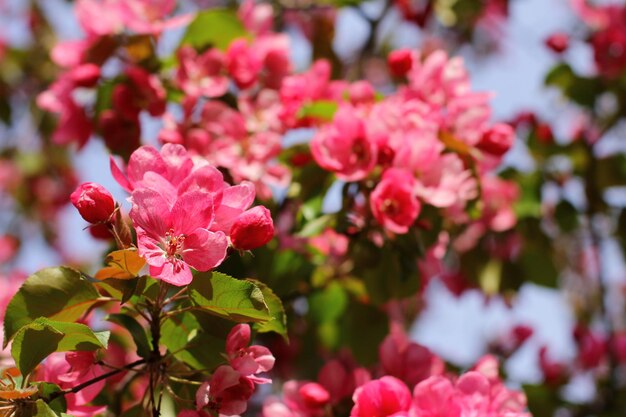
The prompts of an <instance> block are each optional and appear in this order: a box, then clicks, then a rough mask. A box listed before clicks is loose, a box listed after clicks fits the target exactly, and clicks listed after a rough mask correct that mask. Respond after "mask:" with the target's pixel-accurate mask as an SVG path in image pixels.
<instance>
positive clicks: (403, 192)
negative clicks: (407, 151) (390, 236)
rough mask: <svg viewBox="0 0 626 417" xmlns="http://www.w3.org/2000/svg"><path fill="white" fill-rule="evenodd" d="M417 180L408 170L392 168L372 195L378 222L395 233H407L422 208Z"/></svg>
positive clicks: (373, 210) (374, 212) (373, 208)
mask: <svg viewBox="0 0 626 417" xmlns="http://www.w3.org/2000/svg"><path fill="white" fill-rule="evenodd" d="M415 187H416V181H415V178H414V177H413V175H411V174H410V173H409V172H408V171H406V170H402V169H399V168H391V169H388V170H387V171H385V173H384V174H383V177H382V180H381V181H380V182H379V183H378V185H376V188H374V191H372V194H371V195H370V208H371V210H372V214H373V215H374V218H375V219H376V221H378V223H380V224H381V225H382V226H383V227H384V228H385V229H387V230H389V231H391V232H394V233H406V232H407V231H408V230H409V227H411V225H412V224H413V223H414V222H415V220H416V219H417V216H418V215H419V213H420V210H421V207H422V205H421V203H420V202H419V200H418V199H417V195H416V192H415Z"/></svg>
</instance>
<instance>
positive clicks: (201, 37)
mask: <svg viewBox="0 0 626 417" xmlns="http://www.w3.org/2000/svg"><path fill="white" fill-rule="evenodd" d="M248 36H249V35H248V32H246V30H245V28H244V27H243V25H242V24H241V21H240V20H239V19H238V18H237V14H236V13H235V12H233V11H232V10H227V9H212V10H205V11H202V12H200V13H198V14H197V15H196V18H195V19H194V20H193V21H192V22H191V23H190V24H189V27H188V28H187V31H186V32H185V35H184V36H183V39H182V41H181V44H189V45H191V46H193V47H194V48H196V49H203V48H206V47H209V46H215V47H216V48H219V49H223V50H225V49H226V48H228V45H230V43H231V42H232V41H233V40H235V39H237V38H242V37H248Z"/></svg>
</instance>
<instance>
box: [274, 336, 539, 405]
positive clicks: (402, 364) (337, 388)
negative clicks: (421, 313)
mask: <svg viewBox="0 0 626 417" xmlns="http://www.w3.org/2000/svg"><path fill="white" fill-rule="evenodd" d="M392 329H393V327H392ZM374 372H375V373H377V374H378V375H380V376H379V377H378V378H376V379H372V373H371V372H370V371H368V370H367V369H365V368H360V367H357V366H355V365H354V364H353V363H352V362H351V361H349V360H345V359H342V360H337V359H334V360H331V361H328V362H327V363H326V365H324V367H323V368H322V369H321V370H320V372H319V374H318V380H317V381H296V380H291V381H287V382H286V383H285V384H284V385H283V397H282V399H278V398H276V397H270V398H268V399H267V400H266V401H265V403H264V406H263V414H262V415H263V417H276V416H280V417H321V416H324V415H328V414H329V412H330V410H331V409H332V408H333V407H337V406H339V407H341V406H342V404H345V402H346V400H349V399H350V398H351V399H352V403H353V405H352V411H351V413H350V415H351V416H352V417H371V416H380V417H391V416H393V417H402V416H404V417H422V416H446V417H465V416H473V415H480V416H493V417H497V416H502V417H504V416H507V417H513V416H518V417H528V416H529V414H528V413H527V412H525V409H526V397H525V396H524V394H523V393H521V392H518V391H514V390H510V389H508V388H506V387H505V386H504V384H503V383H502V381H501V380H500V378H499V376H498V361H497V359H495V357H493V356H485V357H483V358H482V359H481V360H480V361H479V362H478V363H477V364H476V366H475V367H474V368H472V369H471V370H470V371H468V372H466V373H465V374H462V375H460V376H456V375H452V374H447V373H445V369H444V363H443V361H442V360H441V359H440V358H439V357H437V356H436V355H434V354H433V353H431V352H430V351H429V350H428V349H427V348H425V347H424V346H421V345H419V344H417V343H415V342H411V341H409V340H408V339H407V337H406V335H405V334H404V333H403V332H402V331H401V330H399V329H397V328H395V330H392V333H391V334H390V335H389V336H388V337H387V338H386V339H385V341H384V342H383V343H382V344H381V346H380V366H379V368H378V369H376V370H375V371H374ZM411 390H412V391H413V395H411Z"/></svg>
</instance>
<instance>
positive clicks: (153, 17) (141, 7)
mask: <svg viewBox="0 0 626 417" xmlns="http://www.w3.org/2000/svg"><path fill="white" fill-rule="evenodd" d="M118 7H119V14H120V18H121V19H122V22H123V23H124V24H125V26H126V27H127V28H128V29H130V30H132V31H133V32H135V33H145V34H153V35H158V34H160V33H161V32H162V31H164V30H166V29H172V28H176V27H179V26H183V25H185V24H187V23H189V22H190V21H191V20H192V18H193V15H191V14H185V15H180V16H175V17H171V18H169V19H168V18H167V17H168V16H169V15H171V14H172V12H173V11H174V9H175V8H176V0H122V1H119V5H118Z"/></svg>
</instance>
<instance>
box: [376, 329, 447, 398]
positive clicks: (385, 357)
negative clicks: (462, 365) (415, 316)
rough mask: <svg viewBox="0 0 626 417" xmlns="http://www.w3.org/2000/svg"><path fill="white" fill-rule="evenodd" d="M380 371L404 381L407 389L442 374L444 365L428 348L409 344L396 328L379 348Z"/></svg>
mask: <svg viewBox="0 0 626 417" xmlns="http://www.w3.org/2000/svg"><path fill="white" fill-rule="evenodd" d="M379 356H380V363H381V365H382V369H383V371H384V372H385V374H386V375H390V376H394V377H396V378H398V379H400V380H402V381H404V382H405V383H406V384H407V385H408V386H409V387H413V386H415V385H416V384H417V383H418V382H420V381H423V380H424V379H426V378H428V377H430V376H432V375H440V374H442V373H443V371H444V368H445V364H444V363H443V361H442V360H441V359H440V358H439V357H438V356H436V355H435V354H433V353H432V352H431V351H430V350H428V348H426V347H424V346H422V345H419V344H417V343H415V342H411V341H410V340H409V339H408V337H407V336H406V334H405V333H404V331H403V330H401V329H398V328H397V326H396V327H393V328H392V331H391V333H390V334H389V335H388V336H387V337H386V338H385V340H384V341H383V343H382V344H381V345H380V347H379Z"/></svg>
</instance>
